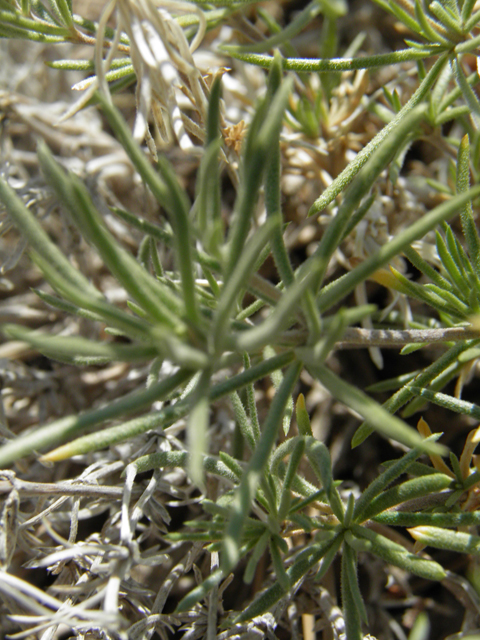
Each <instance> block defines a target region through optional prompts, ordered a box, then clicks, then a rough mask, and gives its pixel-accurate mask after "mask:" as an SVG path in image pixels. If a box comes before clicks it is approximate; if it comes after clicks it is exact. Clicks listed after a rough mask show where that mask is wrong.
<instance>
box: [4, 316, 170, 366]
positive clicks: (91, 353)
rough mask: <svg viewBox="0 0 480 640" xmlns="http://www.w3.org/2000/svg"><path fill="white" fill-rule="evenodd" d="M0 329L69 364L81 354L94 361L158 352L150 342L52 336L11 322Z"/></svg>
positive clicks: (148, 356) (142, 356)
mask: <svg viewBox="0 0 480 640" xmlns="http://www.w3.org/2000/svg"><path fill="white" fill-rule="evenodd" d="M1 331H2V332H3V334H4V335H5V336H7V337H8V338H11V339H13V340H21V341H22V342H26V343H27V344H29V345H31V346H32V347H34V348H35V349H36V350H37V351H39V352H40V353H43V355H45V356H47V357H48V358H52V359H53V360H58V361H60V362H67V363H70V364H75V363H77V364H78V362H80V360H82V359H83V360H84V359H85V358H90V359H91V360H92V361H93V360H95V362H96V363H97V364H103V363H107V362H112V361H119V362H145V361H147V360H151V359H152V358H155V357H156V356H157V355H158V352H157V349H156V347H155V346H153V345H135V344H118V343H114V342H110V343H108V342H105V341H103V342H99V341H95V340H88V339H86V338H82V337H80V336H74V337H73V336H72V337H70V336H68V337H67V336H52V335H49V334H45V333H38V332H36V331H30V330H29V329H26V328H25V327H22V326H20V325H13V324H5V325H3V326H2V328H1Z"/></svg>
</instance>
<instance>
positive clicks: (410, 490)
mask: <svg viewBox="0 0 480 640" xmlns="http://www.w3.org/2000/svg"><path fill="white" fill-rule="evenodd" d="M390 468H393V467H390ZM407 470H408V469H407ZM451 484H452V478H451V477H450V476H447V475H445V474H443V473H432V474H430V475H428V476H421V477H420V478H412V479H411V480H406V481H405V482H402V484H399V485H397V486H395V487H392V488H391V489H388V491H383V492H382V493H381V494H379V495H377V497H376V498H374V499H373V500H372V501H371V502H370V504H367V505H366V508H365V509H364V511H363V513H362V516H361V519H362V520H363V521H364V520H369V519H370V518H374V517H375V516H377V515H378V514H382V512H384V511H386V510H387V509H391V507H394V506H396V505H399V504H403V503H405V502H407V501H408V500H416V499H418V498H421V497H423V496H428V495H430V494H432V493H435V492H439V491H443V490H444V489H447V488H448V487H450V486H451Z"/></svg>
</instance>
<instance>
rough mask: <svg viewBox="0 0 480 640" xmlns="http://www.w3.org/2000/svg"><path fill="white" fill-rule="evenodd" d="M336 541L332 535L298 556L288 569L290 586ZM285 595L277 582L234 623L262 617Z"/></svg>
mask: <svg viewBox="0 0 480 640" xmlns="http://www.w3.org/2000/svg"><path fill="white" fill-rule="evenodd" d="M340 535H341V534H340ZM335 540H336V538H335V534H332V535H331V537H329V538H328V539H327V540H324V541H323V542H321V543H317V544H312V545H310V546H309V547H308V548H307V549H305V550H304V551H302V552H301V553H300V554H299V555H298V556H297V558H296V559H295V561H294V563H293V564H292V566H291V567H289V568H288V569H287V576H288V578H289V580H290V584H291V585H294V584H295V583H296V582H297V581H298V580H300V578H302V576H304V575H305V574H306V573H307V571H309V570H310V569H311V568H312V567H314V566H315V565H316V564H317V563H318V562H319V561H320V560H321V559H322V558H323V556H324V555H325V554H326V553H327V551H328V550H329V549H330V547H331V546H332V545H333V544H334V543H335ZM283 595H285V591H284V590H283V588H282V586H281V585H280V584H279V583H278V582H277V583H276V584H274V585H273V586H272V587H270V588H269V589H267V590H266V591H264V592H263V593H261V594H260V595H257V597H256V598H255V599H254V601H253V602H252V604H250V605H249V606H248V607H247V608H246V609H244V610H243V611H242V613H240V614H239V615H238V616H237V617H236V618H235V620H234V623H236V624H239V623H241V622H245V621H246V620H251V619H252V618H255V617H256V616H259V615H262V613H265V611H268V610H269V609H270V608H271V607H273V605H274V604H276V603H277V602H278V601H279V600H280V598H282V596H283Z"/></svg>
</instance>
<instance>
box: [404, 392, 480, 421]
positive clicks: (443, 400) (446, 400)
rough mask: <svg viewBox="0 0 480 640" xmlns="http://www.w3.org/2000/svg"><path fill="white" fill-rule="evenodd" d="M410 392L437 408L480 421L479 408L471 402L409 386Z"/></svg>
mask: <svg viewBox="0 0 480 640" xmlns="http://www.w3.org/2000/svg"><path fill="white" fill-rule="evenodd" d="M410 391H411V392H412V393H413V394H415V395H417V396H420V397H421V398H425V400H428V401H429V402H433V403H434V404H436V405H438V406H439V407H444V408H445V409H449V410H450V411H454V412H455V413H461V414H462V415H464V416H471V417H472V418H475V420H480V407H479V406H478V405H476V404H474V403H473V402H467V401H466V400H460V399H459V398H454V397H453V396H449V395H447V394H445V393H440V392H439V391H431V390H430V389H423V388H421V387H418V386H416V385H411V386H410Z"/></svg>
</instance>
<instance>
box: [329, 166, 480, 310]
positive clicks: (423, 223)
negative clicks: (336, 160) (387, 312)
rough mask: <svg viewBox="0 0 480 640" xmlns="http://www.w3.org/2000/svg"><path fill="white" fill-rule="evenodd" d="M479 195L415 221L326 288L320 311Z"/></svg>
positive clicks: (475, 192)
mask: <svg viewBox="0 0 480 640" xmlns="http://www.w3.org/2000/svg"><path fill="white" fill-rule="evenodd" d="M357 157H358V156H357ZM479 195H480V185H477V186H475V187H473V188H472V189H469V190H468V191H466V192H465V193H461V194H458V195H456V196H454V197H453V198H451V199H450V200H448V201H447V202H444V203H442V204H441V205H439V206H437V207H435V208H434V209H433V210H432V211H430V212H429V213H427V214H425V215H424V216H422V217H421V218H419V219H418V220H416V221H415V222H414V223H413V224H412V225H410V227H408V228H406V229H405V230H403V231H402V232H401V233H399V234H398V235H397V236H395V237H394V238H392V240H390V241H389V242H387V243H386V244H384V245H383V246H382V247H381V248H380V249H379V250H378V251H377V252H376V253H374V254H373V255H371V256H370V257H369V258H367V259H366V260H365V261H364V262H362V263H361V264H360V265H358V266H357V267H355V268H354V269H353V270H352V271H350V272H349V273H347V274H346V275H345V276H343V277H342V278H341V279H339V280H338V281H335V282H333V283H332V284H330V285H328V286H327V287H324V288H323V290H322V291H321V292H320V295H319V297H318V305H319V308H320V311H322V312H323V311H326V310H327V309H329V308H330V307H331V306H333V305H334V304H336V303H337V302H339V301H340V300H341V299H342V298H343V297H344V296H345V295H347V293H349V292H350V291H352V290H353V289H354V288H355V287H356V286H357V284H359V283H360V282H363V281H364V280H365V279H366V278H368V277H369V276H370V275H372V274H373V273H374V272H375V271H376V270H378V269H380V268H381V267H383V266H384V265H385V264H386V263H388V262H389V261H390V260H391V259H392V258H394V257H395V256H396V255H398V254H399V253H401V252H402V251H404V249H405V248H406V247H409V246H410V245H411V244H412V243H413V242H415V241H416V240H419V239H421V238H423V237H424V236H425V235H426V233H428V231H430V230H431V229H433V228H435V226H436V225H437V224H439V223H440V222H442V221H444V220H447V219H449V218H451V217H452V216H454V215H455V214H456V213H458V209H459V208H460V207H462V206H463V205H464V204H465V203H466V202H469V201H470V200H472V199H474V198H476V197H477V196H479Z"/></svg>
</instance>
